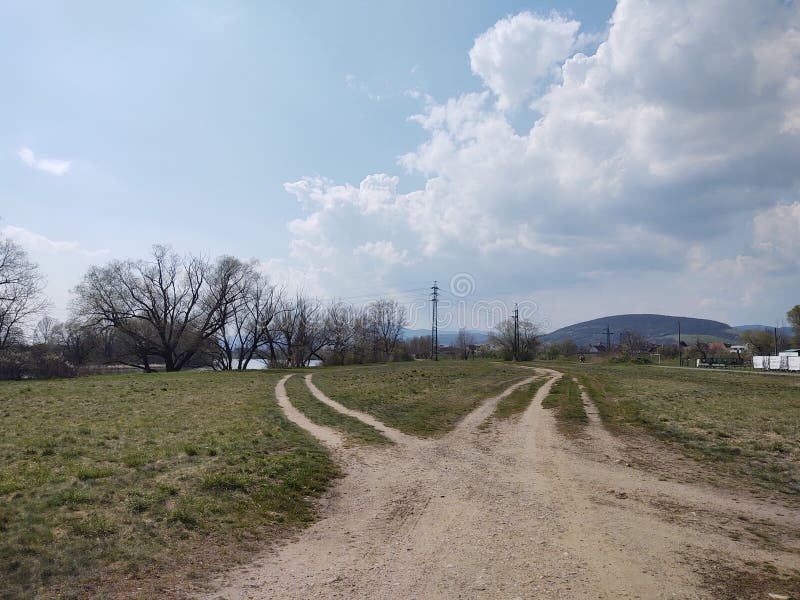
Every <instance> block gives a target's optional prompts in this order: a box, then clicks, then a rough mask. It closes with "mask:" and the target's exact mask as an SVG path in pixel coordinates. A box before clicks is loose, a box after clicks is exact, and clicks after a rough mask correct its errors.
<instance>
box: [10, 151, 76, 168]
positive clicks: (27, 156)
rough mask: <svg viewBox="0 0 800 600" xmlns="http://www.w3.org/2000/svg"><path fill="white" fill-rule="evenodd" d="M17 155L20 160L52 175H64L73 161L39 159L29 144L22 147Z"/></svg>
mask: <svg viewBox="0 0 800 600" xmlns="http://www.w3.org/2000/svg"><path fill="white" fill-rule="evenodd" d="M17 155H18V156H19V158H20V160H21V161H22V162H23V163H25V164H26V165H28V166H29V167H31V168H34V169H38V170H39V171H44V172H45V173H49V174H50V175H64V174H66V173H67V172H68V171H69V169H70V166H71V164H72V161H69V160H56V159H52V158H39V159H37V158H36V155H35V154H34V152H33V150H31V149H30V148H28V147H27V146H23V147H22V148H20V149H19V151H18V152H17Z"/></svg>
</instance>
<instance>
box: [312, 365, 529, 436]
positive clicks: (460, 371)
mask: <svg viewBox="0 0 800 600" xmlns="http://www.w3.org/2000/svg"><path fill="white" fill-rule="evenodd" d="M528 376H530V373H529V372H525V371H522V370H521V369H519V368H518V367H514V366H512V365H508V364H504V363H499V362H489V361H455V360H453V361H439V362H434V361H415V362H405V363H389V364H385V365H375V366H364V367H357V368H340V369H339V368H337V369H330V370H327V369H326V370H324V371H321V372H319V373H316V374H315V375H314V383H315V384H316V385H317V387H319V388H320V389H321V390H322V391H324V392H325V394H326V395H327V396H328V397H329V398H332V399H334V400H336V401H337V402H339V403H341V404H343V405H345V406H347V407H348V408H353V409H356V410H361V411H364V412H366V413H369V414H371V415H373V416H374V417H376V418H377V419H379V420H380V421H382V422H383V423H386V424H387V425H389V426H391V427H394V428H396V429H399V430H400V431H404V432H405V433H409V434H411V435H418V436H423V437H428V436H435V435H440V434H442V433H445V432H447V431H449V430H451V429H453V427H455V425H456V423H458V421H459V420H460V419H461V418H462V417H464V416H465V415H466V414H467V413H469V412H470V411H471V410H472V409H474V408H475V407H476V406H477V405H478V404H479V403H480V402H481V401H482V400H485V399H486V398H490V397H492V396H494V395H497V394H498V393H500V392H501V391H503V390H504V389H505V388H507V387H509V386H510V385H512V384H513V383H514V382H515V381H519V380H520V379H523V378H525V377H528Z"/></svg>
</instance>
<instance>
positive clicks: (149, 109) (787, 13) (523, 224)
mask: <svg viewBox="0 0 800 600" xmlns="http://www.w3.org/2000/svg"><path fill="white" fill-rule="evenodd" d="M0 90H2V93H0V219H1V220H0V236H3V237H6V238H11V239H13V240H15V241H16V242H18V243H19V244H21V245H22V246H23V247H24V248H25V249H26V250H27V252H28V253H29V255H30V257H31V258H32V259H33V260H34V261H36V262H37V263H38V264H39V266H40V268H41V270H42V272H43V273H44V274H45V275H46V276H47V280H48V287H47V293H48V296H49V297H50V299H51V302H52V309H51V312H52V314H53V315H54V316H56V317H58V318H60V319H63V318H66V317H67V316H68V311H69V301H70V297H71V296H70V290H71V289H72V288H73V287H74V286H75V285H76V284H77V283H78V282H79V281H80V279H81V277H82V276H83V274H84V273H85V272H86V270H87V268H88V267H89V266H90V265H93V264H104V263H106V262H108V261H110V260H114V259H127V258H146V257H147V254H148V252H149V251H150V248H151V246H152V245H153V244H157V243H165V244H170V245H171V246H172V247H173V248H174V249H175V250H177V251H179V252H181V253H183V252H186V253H193V254H202V255H205V256H208V257H215V256H219V255H222V254H229V255H234V256H237V257H239V258H242V259H255V260H257V261H259V265H260V268H261V269H262V270H263V271H264V272H265V273H267V274H268V275H269V276H270V277H271V278H272V280H273V281H275V282H276V283H280V284H282V285H287V286H289V287H290V288H292V289H294V288H300V289H302V290H304V291H305V292H306V293H308V294H311V295H315V296H317V297H319V298H321V299H323V300H326V301H328V300H331V299H334V298H341V299H345V300H347V301H350V302H353V303H356V304H359V303H364V302H368V301H369V300H371V299H374V298H376V297H379V296H390V297H395V298H398V299H400V300H401V301H402V302H403V303H404V305H405V306H406V307H407V311H408V314H409V318H410V325H411V326H412V327H427V326H429V324H430V317H429V313H430V304H429V302H428V297H429V292H430V289H429V288H430V286H432V285H433V282H434V280H435V281H437V282H438V285H439V286H440V287H441V296H440V297H441V300H442V304H441V306H440V314H441V315H442V319H443V322H442V323H440V326H442V327H443V328H446V329H455V328H457V327H459V326H467V327H469V328H475V329H485V328H488V327H490V326H491V325H493V324H494V323H496V322H497V321H499V320H501V319H503V318H505V317H507V316H509V315H510V311H511V310H513V307H514V304H515V303H518V304H519V306H520V308H521V310H522V312H523V316H525V317H526V318H529V319H531V320H534V321H536V322H537V323H539V324H540V325H541V326H542V327H543V329H545V330H551V329H553V328H556V327H560V326H564V325H568V324H571V323H574V322H578V321H584V320H588V319H592V318H596V317H601V316H605V315H610V314H622V313H663V314H673V315H686V316H694V317H704V318H711V319H716V320H721V321H725V322H728V323H731V324H734V325H736V324H750V323H762V324H767V325H774V324H779V323H781V322H783V321H784V320H785V313H786V311H787V310H788V309H789V308H790V307H792V306H794V305H795V304H798V303H800V185H799V183H800V9H799V8H798V5H797V3H796V2H794V1H790V0H725V1H722V0H685V1H684V0H674V1H671V2H655V1H653V2H649V1H642V0H620V1H619V2H617V3H614V2H610V1H603V0H593V1H585V2H577V1H568V0H567V1H564V2H561V1H559V2H546V1H537V2H517V1H510V0H509V1H491V2H490V1H488V0H486V1H478V0H465V1H457V2H456V1H445V0H443V1H438V2H437V1H433V0H432V1H421V0H420V1H417V0H411V1H408V2H403V3H394V2H392V3H390V2H368V1H354V0H351V1H341V2H323V1H318V2H314V1H308V2H294V3H286V2H268V1H264V2H236V1H230V2H225V3H220V2H188V1H178V0H170V1H158V2H156V1H151V2H147V1H146V2H139V3H134V4H131V3H128V4H125V3H116V2H115V3H108V2H100V1H97V2H88V1H76V2H70V3H63V2H55V1H53V2H49V1H36V0H34V1H19V2H17V1H15V0H7V1H5V2H3V3H2V4H0Z"/></svg>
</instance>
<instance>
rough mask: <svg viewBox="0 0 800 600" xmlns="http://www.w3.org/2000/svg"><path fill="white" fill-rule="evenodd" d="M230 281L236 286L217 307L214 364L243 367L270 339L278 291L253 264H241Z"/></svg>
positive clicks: (276, 309) (243, 368)
mask: <svg viewBox="0 0 800 600" xmlns="http://www.w3.org/2000/svg"><path fill="white" fill-rule="evenodd" d="M234 285H235V286H236V288H237V289H236V290H235V292H234V293H232V294H230V295H229V300H228V301H227V302H225V303H224V304H223V305H222V306H220V308H219V309H218V310H219V311H220V313H221V314H220V321H221V322H222V326H221V327H220V329H219V331H218V332H217V333H216V334H215V336H214V341H215V344H216V349H215V360H214V366H215V368H219V369H223V370H232V369H236V370H239V371H243V370H246V369H247V366H248V365H249V364H250V361H252V360H253V358H256V357H257V355H258V353H259V352H260V351H262V350H264V349H265V348H266V347H267V346H268V345H269V343H270V342H271V340H272V339H273V335H272V329H273V328H274V326H275V318H276V316H277V315H278V312H279V311H280V309H281V303H282V291H281V290H280V289H278V288H277V287H276V286H275V285H273V284H271V283H270V282H269V281H268V280H267V278H266V277H265V276H264V275H263V274H261V273H259V272H258V271H257V270H256V268H255V265H254V264H242V265H241V277H238V278H237V279H236V281H235V282H234Z"/></svg>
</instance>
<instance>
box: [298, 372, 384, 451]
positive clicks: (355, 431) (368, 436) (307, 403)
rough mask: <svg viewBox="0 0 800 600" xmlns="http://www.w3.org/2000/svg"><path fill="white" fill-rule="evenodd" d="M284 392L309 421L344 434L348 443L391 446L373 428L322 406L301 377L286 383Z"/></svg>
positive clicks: (324, 405) (326, 406)
mask: <svg viewBox="0 0 800 600" xmlns="http://www.w3.org/2000/svg"><path fill="white" fill-rule="evenodd" d="M286 392H287V393H288V394H289V400H290V401H291V402H292V404H294V406H295V407H296V408H297V409H298V410H300V411H302V412H303V413H304V414H305V415H306V416H307V417H308V418H309V419H311V420H312V421H314V422H315V423H318V424H320V425H326V426H328V427H333V428H335V429H339V430H341V431H343V432H344V434H345V436H346V437H347V439H348V440H349V441H350V442H353V443H357V444H391V441H390V440H389V439H388V438H387V437H386V436H384V435H383V434H382V433H381V432H379V431H378V430H377V429H375V428H374V427H371V426H369V425H367V424H366V423H363V422H361V421H359V420H358V419H356V418H354V417H350V416H348V415H344V414H342V413H340V412H339V411H338V410H335V409H333V408H331V407H330V406H328V405H327V404H323V403H322V402H320V401H319V400H317V399H316V398H314V395H313V394H312V393H311V392H310V391H309V390H308V387H306V384H305V381H303V376H302V375H297V376H295V377H292V378H290V379H289V381H287V382H286Z"/></svg>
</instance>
